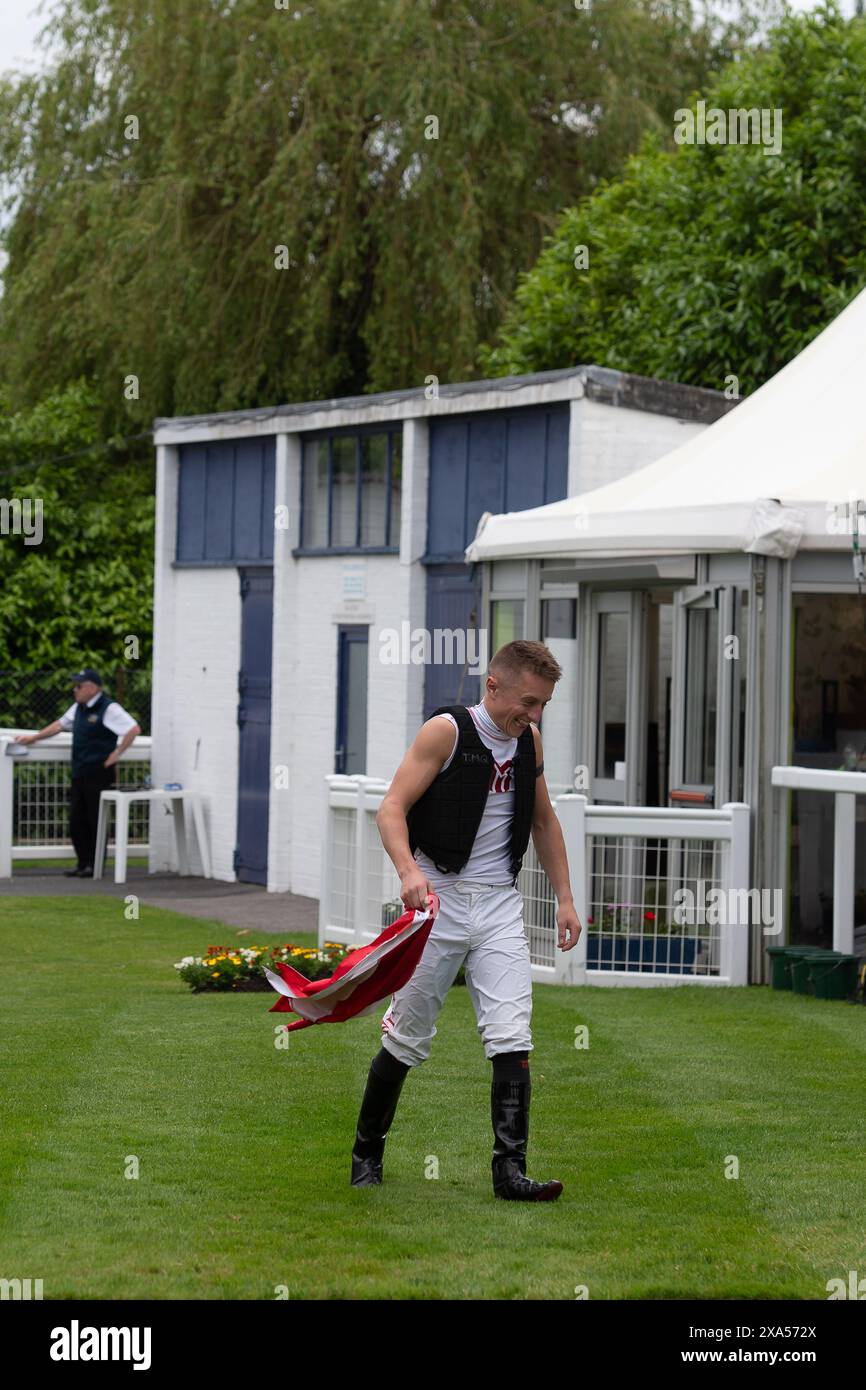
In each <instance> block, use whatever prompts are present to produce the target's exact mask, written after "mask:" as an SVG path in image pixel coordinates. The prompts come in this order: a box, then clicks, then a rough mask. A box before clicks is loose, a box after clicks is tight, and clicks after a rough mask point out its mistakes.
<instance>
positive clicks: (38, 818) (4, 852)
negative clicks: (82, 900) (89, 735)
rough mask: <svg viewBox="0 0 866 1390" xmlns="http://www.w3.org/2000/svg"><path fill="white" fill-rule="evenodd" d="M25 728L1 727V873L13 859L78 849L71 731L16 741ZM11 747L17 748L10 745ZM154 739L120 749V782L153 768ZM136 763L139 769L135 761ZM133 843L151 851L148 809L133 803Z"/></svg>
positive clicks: (1, 874)
mask: <svg viewBox="0 0 866 1390" xmlns="http://www.w3.org/2000/svg"><path fill="white" fill-rule="evenodd" d="M29 732H35V731H33V730H27V729H7V728H4V729H0V879H3V878H11V877H12V861H13V859H54V858H57V859H63V858H68V857H70V856H71V855H73V854H74V851H73V848H72V844H71V842H70V840H69V830H68V826H69V778H70V773H71V766H70V764H71V762H72V734H71V733H69V734H55V735H53V736H52V737H51V738H45V739H41V740H40V741H39V743H30V744H20V743H16V742H15V735H16V734H17V733H29ZM10 747H11V748H12V749H14V750H15V751H14V752H11V753H10V751H9V749H10ZM150 759H151V740H150V738H149V737H147V736H143V735H139V736H138V737H137V738H136V740H135V742H134V743H133V744H132V746H131V747H130V748H128V749H127V750H126V751H125V752H124V753H122V754H121V756H120V759H119V760H118V761H119V764H120V766H119V767H118V770H117V775H118V786H119V787H122V786H124V784H125V783H128V782H129V781H133V782H134V781H136V780H137V772H139V773H141V774H147V773H148V772H149V771H150ZM134 764H138V769H136V767H135V766H134ZM132 812H133V814H132V818H131V821H130V834H129V848H130V849H134V850H135V851H136V852H137V853H139V854H147V853H148V852H149V849H150V845H149V843H148V824H149V822H148V811H147V807H146V806H142V805H141V803H138V804H137V805H136V806H135V807H134V808H132Z"/></svg>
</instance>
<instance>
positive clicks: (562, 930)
mask: <svg viewBox="0 0 866 1390" xmlns="http://www.w3.org/2000/svg"><path fill="white" fill-rule="evenodd" d="M556 928H557V932H558V935H559V946H560V949H561V950H563V951H570V950H571V948H572V946H576V945H577V939H578V937H579V936H580V933H581V931H582V930H583V928H582V927H581V925H580V918H579V917H578V915H577V913H576V912H575V910H574V903H560V905H559V907H558V908H557V912H556ZM566 937H568V938H569V939H568V941H566Z"/></svg>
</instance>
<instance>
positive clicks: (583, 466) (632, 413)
mask: <svg viewBox="0 0 866 1390" xmlns="http://www.w3.org/2000/svg"><path fill="white" fill-rule="evenodd" d="M705 429H706V425H703V424H694V423H692V422H690V421H685V420H677V419H674V418H673V417H671V416H670V415H651V414H649V412H647V411H643V410H629V409H627V408H625V407H624V406H615V405H603V404H601V403H600V402H598V401H590V400H587V399H586V398H583V399H581V400H576V401H573V402H572V405H571V434H570V440H569V468H568V495H569V497H576V496H578V494H579V493H581V492H589V491H590V490H591V489H592V488H596V487H602V486H603V485H604V484H605V483H613V482H616V480H617V479H618V478H622V477H624V476H625V475H626V473H632V472H634V470H635V469H636V468H644V467H646V465H647V464H648V463H655V460H656V459H658V458H661V457H662V456H663V455H664V454H667V453H669V452H670V451H671V449H676V448H678V446H679V445H680V444H685V442H686V440H687V439H691V438H692V436H693V435H695V434H700V432H701V430H705Z"/></svg>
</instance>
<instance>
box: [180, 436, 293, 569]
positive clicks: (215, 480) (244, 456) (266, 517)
mask: <svg viewBox="0 0 866 1390" xmlns="http://www.w3.org/2000/svg"><path fill="white" fill-rule="evenodd" d="M179 456H180V457H179V477H178V520H177V550H176V555H177V559H178V560H179V561H183V562H186V563H187V564H195V563H200V564H205V565H207V564H221V563H222V564H233V563H237V562H240V561H253V560H260V561H268V560H272V559H273V554H274V473H275V463H276V447H275V441H274V439H273V437H272V436H271V437H269V438H266V439H239V440H219V441H215V442H214V443H210V444H184V445H182V446H181V447H180V449H179Z"/></svg>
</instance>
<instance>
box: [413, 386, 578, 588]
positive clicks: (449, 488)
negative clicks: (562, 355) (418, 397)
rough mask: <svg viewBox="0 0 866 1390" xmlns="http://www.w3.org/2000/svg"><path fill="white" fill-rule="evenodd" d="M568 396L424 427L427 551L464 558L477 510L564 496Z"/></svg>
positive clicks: (434, 557) (441, 558)
mask: <svg viewBox="0 0 866 1390" xmlns="http://www.w3.org/2000/svg"><path fill="white" fill-rule="evenodd" d="M568 422H569V407H568V404H567V403H561V404H560V403H557V404H556V405H551V406H531V407H526V408H524V409H520V410H489V411H479V412H478V413H476V414H471V415H459V416H452V417H451V418H450V419H448V420H439V421H436V422H435V423H433V424H432V425H431V427H430V478H429V492H428V512H427V516H428V524H427V556H428V558H429V559H430V560H431V561H434V562H442V563H447V562H449V561H452V560H462V559H463V552H464V550H465V548H466V546H467V545H468V544H469V542H470V541H471V540H472V537H473V536H474V535H475V528H476V526H477V525H478V519H479V517H480V516H481V514H482V512H502V511H510V512H513V511H523V510H524V508H526V507H540V506H543V505H544V504H545V503H546V502H559V501H560V500H561V499H562V498H563V497H565V496H566V495H567V482H568Z"/></svg>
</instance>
